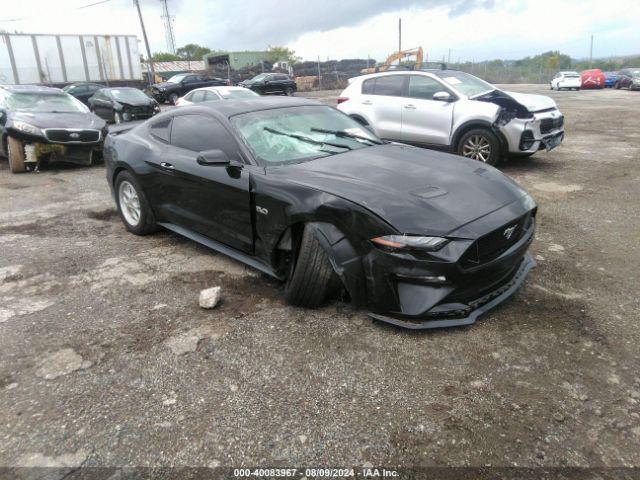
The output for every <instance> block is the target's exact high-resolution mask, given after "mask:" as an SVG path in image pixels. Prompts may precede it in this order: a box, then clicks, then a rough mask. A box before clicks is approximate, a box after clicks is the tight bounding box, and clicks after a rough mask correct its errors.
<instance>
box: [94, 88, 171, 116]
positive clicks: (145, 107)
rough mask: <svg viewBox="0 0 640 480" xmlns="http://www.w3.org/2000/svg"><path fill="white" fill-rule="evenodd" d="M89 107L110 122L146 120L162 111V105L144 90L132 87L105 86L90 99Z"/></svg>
mask: <svg viewBox="0 0 640 480" xmlns="http://www.w3.org/2000/svg"><path fill="white" fill-rule="evenodd" d="M89 108H90V109H91V111H92V112H94V113H95V114H96V115H98V116H99V117H100V118H103V119H105V120H107V121H108V122H114V123H120V122H130V121H132V120H146V119H147V118H151V117H153V116H154V115H155V114H157V113H160V105H159V104H158V102H157V101H155V100H154V99H153V98H150V97H148V96H147V95H145V93H144V92H143V91H142V90H138V89H137V88H130V87H118V88H103V89H102V90H98V91H97V92H96V93H95V95H94V96H93V97H91V98H90V99H89Z"/></svg>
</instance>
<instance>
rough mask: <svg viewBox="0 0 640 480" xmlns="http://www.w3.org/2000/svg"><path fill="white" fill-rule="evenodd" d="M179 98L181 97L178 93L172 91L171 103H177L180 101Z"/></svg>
mask: <svg viewBox="0 0 640 480" xmlns="http://www.w3.org/2000/svg"><path fill="white" fill-rule="evenodd" d="M178 98H180V97H178V94H177V93H172V94H171V95H169V103H170V104H171V105H175V104H176V102H177V101H178Z"/></svg>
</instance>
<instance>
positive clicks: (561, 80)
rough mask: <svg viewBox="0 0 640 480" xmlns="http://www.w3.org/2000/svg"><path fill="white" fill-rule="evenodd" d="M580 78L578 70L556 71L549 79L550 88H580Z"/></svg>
mask: <svg viewBox="0 0 640 480" xmlns="http://www.w3.org/2000/svg"><path fill="white" fill-rule="evenodd" d="M581 86H582V80H581V78H580V74H579V73H578V72H558V73H556V75H555V77H553V78H552V79H551V90H558V91H560V90H562V89H563V88H566V89H567V90H574V89H575V90H580V87H581Z"/></svg>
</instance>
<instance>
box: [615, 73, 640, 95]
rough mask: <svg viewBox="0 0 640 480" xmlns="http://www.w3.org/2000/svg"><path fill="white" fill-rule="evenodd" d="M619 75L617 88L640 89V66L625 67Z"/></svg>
mask: <svg viewBox="0 0 640 480" xmlns="http://www.w3.org/2000/svg"><path fill="white" fill-rule="evenodd" d="M618 75H619V76H618V80H617V82H616V85H615V87H616V88H629V89H631V90H637V89H640V68H623V69H622V70H620V72H619V73H618Z"/></svg>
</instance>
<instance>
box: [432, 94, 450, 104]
mask: <svg viewBox="0 0 640 480" xmlns="http://www.w3.org/2000/svg"><path fill="white" fill-rule="evenodd" d="M433 99H434V100H436V101H438V102H450V101H451V100H453V97H452V96H451V94H450V93H449V92H444V91H443V92H436V93H434V94H433Z"/></svg>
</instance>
